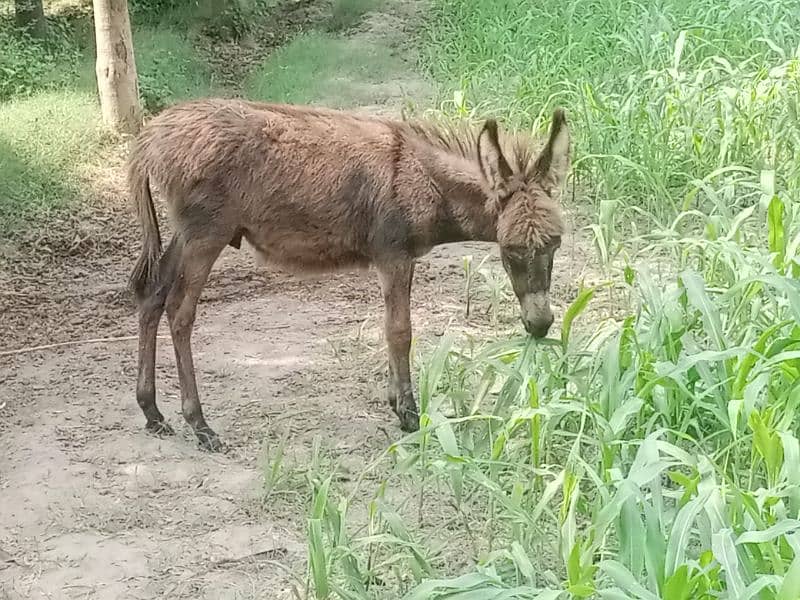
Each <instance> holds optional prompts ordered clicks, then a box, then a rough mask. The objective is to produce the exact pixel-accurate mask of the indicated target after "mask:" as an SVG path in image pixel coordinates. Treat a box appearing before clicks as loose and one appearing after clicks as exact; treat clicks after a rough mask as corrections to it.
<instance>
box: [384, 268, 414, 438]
mask: <svg viewBox="0 0 800 600" xmlns="http://www.w3.org/2000/svg"><path fill="white" fill-rule="evenodd" d="M378 275H379V277H380V281H381V289H382V290H383V299H384V302H385V303H386V327H385V330H386V343H387V346H388V348H389V387H388V389H387V395H388V398H389V404H390V405H391V407H392V410H394V412H395V413H396V414H397V416H398V417H399V418H400V428H401V429H402V430H403V431H408V432H410V431H417V430H418V429H419V414H418V413H417V402H416V400H414V392H413V389H412V387H411V368H410V366H409V353H410V351H411V280H412V279H413V278H414V262H413V261H411V260H407V261H397V262H389V263H384V264H380V265H378Z"/></svg>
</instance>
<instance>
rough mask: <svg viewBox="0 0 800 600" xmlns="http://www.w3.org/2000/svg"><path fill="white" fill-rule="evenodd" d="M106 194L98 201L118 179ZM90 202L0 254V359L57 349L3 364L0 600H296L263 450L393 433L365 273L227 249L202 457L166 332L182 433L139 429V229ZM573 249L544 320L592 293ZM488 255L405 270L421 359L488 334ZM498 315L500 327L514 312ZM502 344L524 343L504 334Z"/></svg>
mask: <svg viewBox="0 0 800 600" xmlns="http://www.w3.org/2000/svg"><path fill="white" fill-rule="evenodd" d="M407 17H408V15H403V14H400V15H398V14H396V13H393V14H391V15H389V16H387V15H385V14H384V15H381V14H378V15H373V16H372V21H369V20H368V22H367V24H366V25H365V26H364V27H362V28H360V29H359V30H358V31H357V32H356V33H355V34H354V35H372V36H375V35H387V36H388V35H396V33H391V32H395V31H396V30H397V29H396V28H395V27H391V28H390V27H388V26H384V25H385V24H386V23H387V21H388V20H389V18H391V19H395V22H394V23H395V25H397V24H400V23H401V21H402V19H404V18H407ZM398 19H399V20H400V21H398ZM370 22H371V23H373V25H374V26H371V25H370ZM378 25H381V27H379V26H378ZM396 82H399V83H398V84H397V85H395V86H392V85H391V84H390V83H388V82H387V84H386V86H384V88H382V89H381V95H379V97H380V98H381V100H380V102H378V103H377V104H375V105H371V106H370V107H369V110H381V111H386V112H388V111H393V110H394V111H396V110H398V109H399V105H400V102H401V101H402V97H403V93H404V92H403V89H408V87H409V85H413V86H415V88H414V89H423V87H424V82H423V81H422V80H414V78H413V76H412V75H410V74H409V73H403V74H397V79H396ZM403 84H407V85H405V86H404V85H403ZM373 92H374V90H373ZM371 97H373V98H374V97H375V94H374V93H372V94H371ZM116 175H117V176H118V173H117V174H116ZM108 178H109V183H108V190H109V191H108V196H109V197H111V198H112V200H113V199H114V197H115V196H117V195H119V194H120V188H119V187H118V186H119V182H118V181H117V177H116V176H115V175H114V174H113V173H111V174H110V175H109V177H108ZM115 186H117V187H115ZM104 206H106V208H103V209H100V208H95V209H93V212H92V214H91V215H84V218H83V219H82V221H81V223H80V224H79V226H77V229H76V231H75V236H74V239H66V240H65V239H61V241H60V242H58V244H55V245H54V244H53V243H51V242H49V241H47V240H46V239H42V240H28V242H27V244H26V245H23V246H21V247H18V248H8V249H7V250H8V253H7V256H11V257H12V259H11V260H6V261H5V262H4V264H3V269H2V271H0V277H2V281H3V282H4V283H3V285H2V286H0V289H2V291H0V302H2V305H1V306H0V331H2V333H3V342H2V348H1V349H0V350H2V351H5V352H6V353H7V352H9V351H14V350H17V349H24V348H30V347H32V346H37V345H41V344H55V343H66V344H65V345H62V346H57V347H50V348H46V349H42V350H27V351H24V352H19V353H15V354H5V355H0V456H1V457H2V458H1V459H0V499H1V501H0V598H8V599H15V600H16V599H23V598H25V599H44V598H48V599H49V598H69V599H72V598H91V599H118V598H134V599H150V598H193V599H209V600H210V599H215V598H226V599H229V598H269V599H280V598H293V597H302V579H303V578H304V575H305V558H306V548H305V544H304V535H303V528H304V519H305V515H306V511H307V498H304V497H298V498H296V499H295V500H294V504H292V503H291V502H289V503H288V504H287V503H286V502H284V503H283V504H282V505H281V506H280V507H277V506H272V505H270V503H269V502H267V503H265V502H264V491H263V489H264V483H263V482H264V476H263V473H264V468H265V464H266V462H267V460H268V458H269V457H268V456H266V454H268V452H269V449H270V448H274V446H275V444H276V443H277V442H278V441H279V440H281V439H286V440H287V446H286V450H285V453H286V457H287V460H288V461H293V462H294V463H295V464H298V463H302V461H303V460H306V459H307V457H308V455H309V452H310V448H311V446H312V444H313V443H314V439H315V437H316V438H319V439H320V440H321V443H322V444H324V445H325V447H326V448H328V449H329V450H330V451H331V452H332V453H333V454H334V455H336V456H337V457H339V458H340V459H341V460H343V461H344V462H345V463H346V464H349V465H351V468H352V469H353V470H354V471H357V470H358V469H359V468H360V467H362V466H363V465H364V464H366V463H367V462H368V461H369V460H370V459H371V458H372V457H373V456H375V455H376V454H377V453H378V452H379V451H380V450H381V449H383V448H384V447H385V446H386V445H387V443H389V442H391V441H392V440H394V439H397V438H399V437H401V435H402V434H401V432H400V430H399V427H398V426H397V422H396V418H395V417H394V415H393V414H392V413H391V412H390V411H389V410H388V408H387V407H386V406H385V404H384V401H383V396H382V394H383V380H384V371H385V368H386V358H385V354H384V347H383V339H382V332H381V328H382V317H383V314H382V303H381V297H380V293H379V288H378V283H377V277H376V276H375V274H374V273H371V272H366V273H340V274H336V275H331V276H325V277H317V278H313V279H297V278H295V277H291V276H289V275H286V274H283V273H278V272H271V271H266V270H264V269H261V268H258V267H256V266H255V263H254V261H253V258H252V256H251V255H250V254H249V253H248V252H247V251H238V252H237V251H236V250H234V249H232V248H228V249H227V250H226V251H225V253H224V254H223V257H222V258H221V259H220V261H219V262H218V263H217V265H216V267H215V270H214V271H213V273H212V276H211V279H210V282H209V285H208V287H207V288H206V291H205V293H204V296H203V298H202V300H201V304H200V306H199V309H198V318H197V327H196V329H195V333H194V336H193V349H194V356H195V363H196V365H197V370H198V384H199V387H200V390H201V400H202V401H203V405H204V409H205V412H206V416H207V418H208V420H209V423H210V424H211V426H212V427H213V428H214V429H215V430H216V431H217V432H218V433H219V434H220V436H221V437H222V438H223V440H224V442H225V443H226V445H227V451H226V452H225V453H223V454H208V453H204V452H201V451H200V450H199V449H198V448H197V445H196V443H195V440H194V438H193V436H192V435H191V433H190V432H189V430H188V428H187V427H186V426H185V424H184V422H183V419H182V417H181V414H180V401H179V398H178V381H177V373H176V370H175V364H174V357H173V353H172V348H171V343H170V340H169V339H168V331H167V328H166V326H165V325H163V324H162V329H161V332H160V333H161V335H162V336H164V338H163V339H160V340H159V351H158V369H157V376H158V382H157V389H158V394H159V405H160V407H161V410H162V412H164V414H165V415H166V416H167V419H168V421H169V422H170V423H171V424H172V425H173V426H174V427H175V428H176V430H177V431H178V435H177V436H174V437H170V438H164V439H159V438H156V437H153V436H151V435H148V434H146V433H145V431H144V428H143V425H144V417H143V416H142V414H141V411H140V409H139V407H138V406H137V404H136V401H135V397H134V386H135V378H136V340H135V335H136V330H137V328H136V317H135V314H134V312H133V309H132V306H131V304H130V301H129V299H128V298H127V296H126V294H125V292H124V286H125V280H126V277H127V274H128V272H129V270H130V267H131V265H132V263H133V260H134V258H135V254H136V251H137V248H138V244H139V233H138V229H137V228H136V226H135V224H134V223H133V221H132V220H131V218H130V215H129V213H128V212H124V213H123V209H122V208H121V202H120V201H117V202H116V209H115V210H116V213H115V212H114V209H108V208H107V207H108V206H112V207H114V206H115V204H114V203H113V202H111V203H107V204H106V205H104ZM567 208H568V209H571V208H573V207H569V206H567ZM121 215H122V217H121ZM55 246H57V247H55ZM587 248H588V246H587V243H586V241H585V240H584V239H583V238H582V237H581V236H580V233H579V231H578V226H577V224H575V223H574V222H573V223H572V234H571V235H570V236H568V237H567V238H566V239H565V240H564V244H563V247H562V250H561V251H560V252H559V253H558V254H557V257H556V266H555V273H554V277H555V282H554V289H553V296H554V306H555V308H556V310H557V312H558V313H561V314H563V309H564V307H565V306H566V305H567V304H568V303H569V302H570V301H571V300H572V299H573V298H574V295H575V292H576V290H577V287H578V284H579V282H580V281H581V280H582V279H584V280H587V281H591V280H592V279H593V277H594V275H593V272H592V271H591V267H590V266H589V262H590V261H589V258H588V256H589V250H588V249H587ZM14 252H16V254H13V253H14ZM487 252H496V250H495V248H494V246H493V245H491V244H488V245H487V244H455V245H450V246H443V247H439V248H437V249H435V250H434V251H433V252H432V253H431V254H430V255H429V256H427V257H425V258H424V259H423V260H421V261H420V264H419V266H418V268H417V272H416V276H415V283H414V288H413V304H412V311H413V312H412V316H413V321H414V326H415V334H416V335H417V336H419V338H420V341H419V343H418V344H417V348H418V354H421V355H422V356H423V358H424V356H425V353H426V351H428V350H429V348H430V344H431V343H432V342H435V340H436V337H437V336H439V335H441V334H442V333H443V332H444V331H445V330H446V329H450V330H456V331H463V332H467V333H470V334H472V335H478V336H480V335H490V334H493V333H495V332H496V331H497V328H496V326H493V325H492V324H491V321H490V319H489V317H488V316H487V315H486V314H485V310H484V309H485V303H481V302H480V301H478V302H477V304H476V306H475V307H474V308H475V310H474V311H473V313H472V316H471V317H470V318H469V319H465V318H464V292H463V287H464V278H463V274H462V257H463V256H464V255H466V254H472V255H474V256H475V262H476V263H477V262H478V261H479V260H480V259H481V258H482V257H483V256H484V255H485V254H486V253H487ZM493 262H494V263H495V264H496V263H497V261H496V260H494V261H493ZM505 309H506V312H508V313H509V314H513V313H515V307H514V306H513V304H512V303H511V302H510V301H509V302H508V303H507V305H506V307H505ZM500 329H501V330H502V331H508V330H515V331H519V332H520V333H521V327H520V326H518V324H517V323H516V321H515V320H508V321H504V322H502V323H501V325H500ZM98 338H114V339H112V340H110V341H109V340H107V341H91V340H96V339H98ZM120 338H121V339H120ZM298 577H299V578H300V580H298ZM293 588H296V589H297V590H299V591H297V592H295V591H293Z"/></svg>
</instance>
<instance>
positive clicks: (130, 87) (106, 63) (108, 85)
mask: <svg viewBox="0 0 800 600" xmlns="http://www.w3.org/2000/svg"><path fill="white" fill-rule="evenodd" d="M92 3H93V5H94V29H95V39H96V45H97V68H96V72H97V90H98V93H99V96H100V109H101V112H102V114H103V122H105V123H106V125H108V126H109V127H111V128H112V129H114V130H115V131H118V132H120V133H136V132H137V131H138V130H139V127H141V124H142V111H141V108H140V105H139V84H138V81H137V76H136V61H135V60H134V56H133V42H132V38H131V23H130V18H129V17H128V2H127V0H92Z"/></svg>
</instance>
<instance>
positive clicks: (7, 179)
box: [0, 19, 214, 235]
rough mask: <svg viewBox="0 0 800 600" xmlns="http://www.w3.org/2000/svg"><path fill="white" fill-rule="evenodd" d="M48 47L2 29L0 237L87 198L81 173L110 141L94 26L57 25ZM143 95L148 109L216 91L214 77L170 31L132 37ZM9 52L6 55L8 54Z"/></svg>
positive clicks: (146, 31)
mask: <svg viewBox="0 0 800 600" xmlns="http://www.w3.org/2000/svg"><path fill="white" fill-rule="evenodd" d="M50 31H51V35H52V37H51V38H50V39H49V40H48V41H47V42H45V43H31V41H30V40H28V39H24V38H18V37H17V35H16V34H15V33H13V32H11V31H10V29H3V30H2V32H0V41H3V40H5V41H8V42H9V44H8V45H7V46H5V47H4V52H3V61H4V62H3V63H1V64H2V65H3V66H6V67H7V69H6V70H3V71H2V74H0V97H3V98H4V100H5V101H4V102H3V103H2V104H0V171H2V173H3V177H2V178H0V233H2V234H3V235H10V234H12V233H14V232H18V231H20V230H22V229H25V228H33V227H36V226H37V223H39V222H41V221H42V219H45V218H46V217H47V215H48V214H51V213H53V211H58V210H62V209H66V208H68V207H70V206H72V205H73V204H74V203H75V202H78V201H80V200H81V199H82V198H85V197H86V194H87V193H88V192H89V187H90V186H88V185H87V182H85V181H82V180H81V170H82V169H84V168H85V167H87V166H89V165H93V164H97V163H98V161H99V160H100V159H101V157H102V155H103V153H104V152H106V151H108V150H109V149H110V148H111V145H112V144H113V142H112V141H111V139H110V138H109V137H108V136H105V135H104V133H103V129H102V127H101V126H100V112H99V107H98V105H97V100H96V80H95V72H94V50H93V45H92V42H91V38H89V39H87V38H86V37H85V36H87V35H89V34H91V33H92V32H91V29H88V30H87V29H86V28H85V27H83V26H82V24H81V21H80V19H76V20H73V21H66V20H55V21H54V22H53V23H52V25H51V28H50ZM134 44H135V53H136V62H137V68H138V71H139V77H140V92H141V96H142V101H143V104H144V106H145V108H146V109H147V110H149V111H151V112H155V111H158V110H159V109H161V108H163V107H164V106H166V105H168V104H170V103H173V102H176V101H179V100H183V99H188V98H192V97H197V96H206V95H210V94H212V93H213V92H214V85H213V78H212V75H211V72H210V70H209V69H208V67H207V66H206V65H205V63H204V62H203V61H202V60H201V59H200V58H199V57H198V56H197V53H196V51H195V50H194V48H193V47H192V44H191V42H190V41H189V40H188V39H187V38H186V36H185V35H183V34H181V33H178V32H176V31H175V30H172V29H169V28H165V27H157V28H142V29H139V30H137V31H136V32H135V34H134ZM5 48H8V52H5Z"/></svg>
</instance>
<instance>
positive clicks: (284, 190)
mask: <svg viewBox="0 0 800 600" xmlns="http://www.w3.org/2000/svg"><path fill="white" fill-rule="evenodd" d="M569 153H570V139H569V130H568V127H567V123H566V118H565V116H564V113H563V111H561V110H560V109H559V110H556V111H555V113H554V114H553V122H552V125H551V129H550V135H549V139H548V141H547V144H546V145H545V146H544V148H543V149H542V150H541V152H539V153H538V154H537V153H536V152H534V150H533V147H532V143H531V141H530V140H528V139H526V138H524V137H522V136H513V137H510V138H509V139H508V140H505V139H504V140H503V141H502V142H501V140H500V139H499V137H498V132H497V125H496V123H495V122H494V121H492V120H489V121H486V123H485V124H484V126H483V127H482V128H481V129H480V130H479V131H472V130H464V131H459V130H455V129H445V128H442V127H437V126H434V125H430V124H422V123H408V122H398V121H391V120H387V119H380V118H372V117H367V116H360V115H357V114H352V113H346V112H340V111H334V110H327V109H320V108H312V107H300V106H287V105H274V104H260V103H254V102H247V101H242V100H215V99H211V100H202V101H194V102H188V103H184V104H180V105H177V106H174V107H172V108H169V109H167V110H165V111H164V112H162V113H161V114H159V115H158V116H157V117H155V118H154V119H153V120H152V121H150V123H149V124H148V125H147V126H146V127H145V129H144V130H143V131H142V133H141V134H140V135H139V137H138V139H137V140H136V142H135V145H134V148H133V150H132V153H131V156H130V159H129V172H128V174H129V183H130V188H131V193H132V195H133V199H134V202H135V204H136V207H137V210H138V214H139V219H140V221H141V224H142V230H143V234H144V241H143V249H142V255H141V257H140V258H139V260H138V262H137V263H136V266H135V268H134V270H133V273H132V275H131V286H132V288H133V290H134V291H135V293H136V297H137V302H138V304H139V376H138V383H137V388H136V398H137V401H138V403H139V406H140V407H141V408H142V410H143V411H144V414H145V417H146V418H147V425H146V427H147V429H148V430H150V431H152V432H156V433H161V434H168V433H172V428H171V427H170V426H169V425H167V424H166V423H165V422H164V416H163V415H162V414H161V412H160V411H159V410H158V408H157V407H156V390H155V357H156V331H157V329H158V323H159V321H160V319H161V315H162V313H163V312H164V309H165V308H166V312H167V317H168V319H169V325H170V330H171V333H172V340H173V345H174V348H175V358H176V362H177V366H178V375H179V380H180V388H181V397H182V410H183V416H184V417H185V418H186V421H187V422H188V423H189V424H190V425H191V427H192V429H193V430H194V432H195V434H196V435H197V437H198V439H199V441H200V444H201V445H202V447H204V448H206V449H208V450H218V449H220V448H221V443H220V441H219V438H218V437H217V435H216V434H215V433H214V432H213V431H212V430H211V428H210V427H209V426H208V424H207V423H206V421H205V419H204V418H203V412H202V409H201V407H200V400H199V398H198V394H197V384H196V381H195V370H194V364H193V360H192V350H191V345H190V338H191V334H192V327H193V325H194V320H195V309H196V305H197V301H198V298H199V297H200V293H201V291H202V289H203V287H204V285H205V283H206V279H207V278H208V274H209V271H210V270H211V267H212V265H213V264H214V261H215V260H216V259H217V257H218V256H219V254H220V252H221V251H222V250H223V249H224V248H225V246H226V245H231V246H233V247H235V248H239V247H240V245H241V240H242V238H244V239H245V240H247V241H248V242H249V243H250V244H251V245H252V246H253V247H254V248H256V250H257V252H258V254H259V255H260V256H261V257H262V258H263V259H265V260H267V261H270V262H272V263H275V264H278V265H281V266H283V267H285V268H289V269H291V270H294V271H295V272H309V271H317V272H319V271H330V270H334V269H340V268H348V267H359V268H365V267H368V266H369V265H372V266H374V267H375V268H376V269H377V271H378V275H379V278H380V284H381V288H382V290H383V297H384V300H385V303H386V315H385V317H386V324H385V328H386V340H387V344H388V350H389V385H388V399H389V403H390V405H391V407H392V409H393V410H394V412H395V413H396V414H397V416H398V417H399V419H400V426H401V428H402V429H403V430H404V431H415V430H417V429H418V427H419V418H418V415H417V406H416V401H415V399H414V394H413V391H412V385H411V374H410V369H409V349H410V344H411V316H410V307H409V297H410V290H411V281H412V277H413V272H414V262H415V260H416V259H417V258H418V257H420V256H422V255H424V254H426V253H427V252H429V251H430V250H431V249H432V248H433V247H434V246H436V245H437V244H443V243H448V242H457V241H465V240H481V241H496V242H498V243H499V245H500V250H501V255H502V261H503V266H504V267H505V270H506V271H507V272H508V274H509V276H510V278H511V283H512V285H513V288H514V292H515V293H516V295H517V297H518V299H519V303H520V308H521V313H522V321H523V323H524V325H525V329H527V331H528V332H529V333H530V334H531V335H534V336H537V337H541V336H544V335H546V334H547V331H548V330H549V328H550V325H551V324H552V322H553V313H552V311H551V308H550V301H549V296H548V294H549V288H550V277H551V272H552V269H553V254H554V252H555V250H556V249H557V248H558V246H559V244H560V241H561V234H562V229H563V223H562V215H561V211H560V208H559V204H558V199H557V193H558V191H559V190H560V187H561V184H562V182H563V180H564V178H565V175H566V173H567V170H568V167H569V162H570V160H569ZM151 184H152V185H153V186H154V187H155V188H157V189H158V190H159V191H160V192H161V193H162V194H163V195H164V197H165V198H166V200H167V202H168V206H169V211H170V218H171V220H172V222H173V224H174V228H175V235H174V236H173V238H172V240H171V241H170V242H169V244H168V246H167V248H166V250H164V251H163V253H162V249H161V235H160V232H159V226H158V221H157V219H156V213H155V210H154V207H153V200H152V197H151V192H150V189H151Z"/></svg>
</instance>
